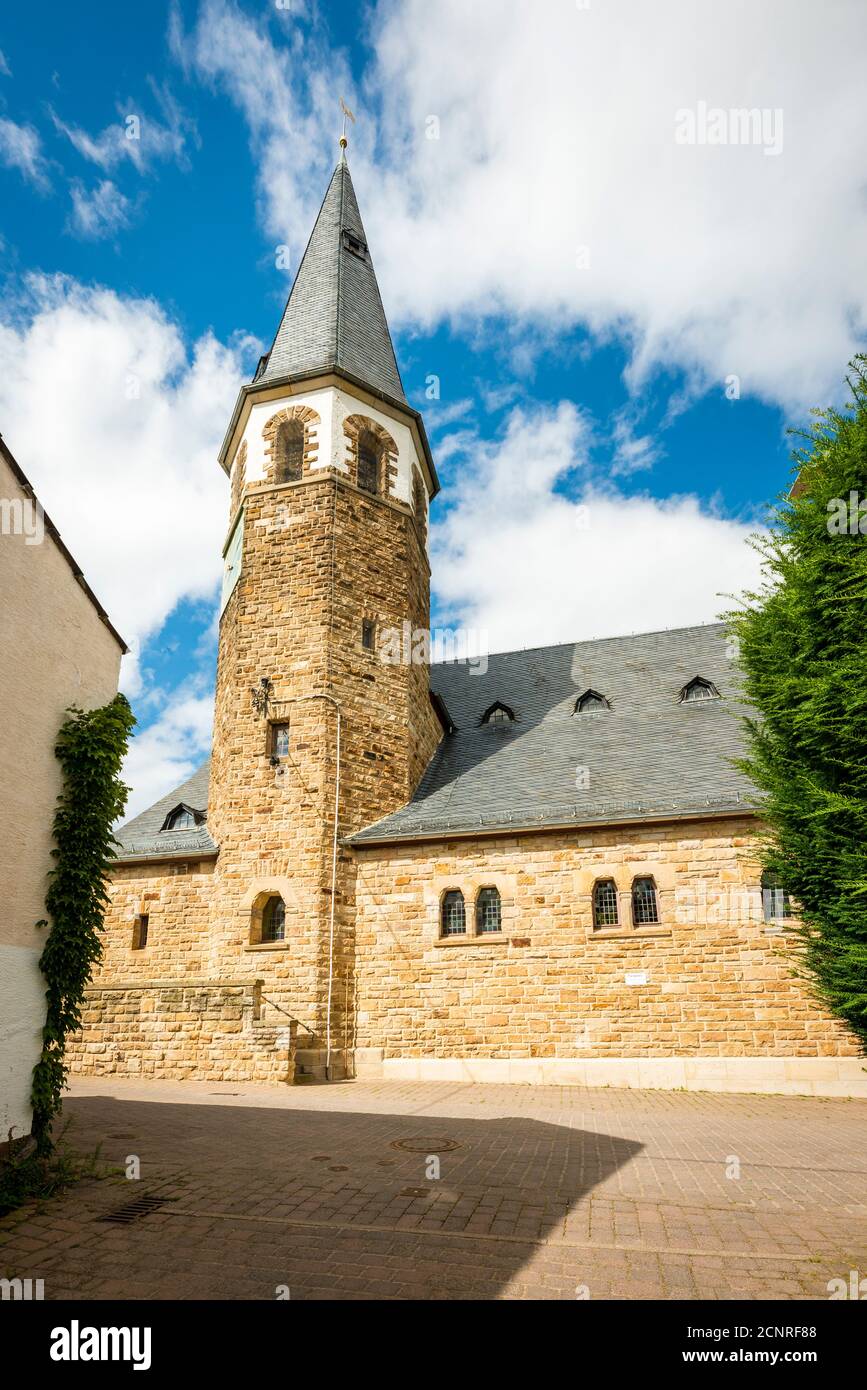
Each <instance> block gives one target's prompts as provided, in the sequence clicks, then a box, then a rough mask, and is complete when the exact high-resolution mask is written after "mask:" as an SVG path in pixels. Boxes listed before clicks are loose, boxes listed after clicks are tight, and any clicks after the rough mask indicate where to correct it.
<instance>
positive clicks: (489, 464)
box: [432, 402, 759, 651]
mask: <svg viewBox="0 0 867 1390" xmlns="http://www.w3.org/2000/svg"><path fill="white" fill-rule="evenodd" d="M590 435H591V431H590V425H589V423H588V421H587V419H586V418H585V417H584V416H583V415H582V414H580V413H579V412H578V411H577V410H576V409H575V407H574V405H572V404H571V403H569V402H561V404H560V405H559V406H558V407H557V408H556V409H554V408H538V409H536V410H532V411H527V410H523V409H516V410H514V411H512V413H511V415H510V416H509V418H508V421H507V423H506V427H505V429H504V431H503V434H502V436H501V438H500V439H498V440H496V441H485V440H480V439H477V438H470V437H465V438H464V439H463V441H462V445H461V450H462V452H465V453H466V454H467V456H468V459H472V460H473V461H474V466H473V468H472V469H469V468H468V469H466V470H464V471H461V470H459V471H458V481H457V482H456V483H455V485H454V487H453V488H451V489H449V490H448V491H446V493H445V494H444V496H443V499H442V503H443V505H444V507H445V515H444V516H443V519H442V520H441V521H439V522H438V523H435V525H434V527H433V532H432V567H433V574H434V583H435V588H436V593H437V596H438V600H439V602H440V604H441V606H442V609H443V613H444V616H445V617H446V620H447V621H449V622H455V623H460V624H462V625H463V626H464V627H467V628H472V629H475V630H477V631H481V632H487V633H488V636H489V643H490V650H492V651H504V650H511V649H515V648H518V647H536V646H542V645H545V644H548V643H553V642H568V641H575V640H578V639H583V638H592V637H609V636H612V635H615V634H621V633H628V632H642V631H654V630H656V629H661V628H668V627H681V626H689V625H691V624H693V623H704V622H713V621H715V619H716V618H717V617H718V616H719V613H720V612H721V611H722V610H724V609H725V608H727V607H730V606H731V605H730V603H729V602H728V601H727V600H726V599H725V598H723V597H720V594H726V593H737V592H740V591H741V590H742V589H744V588H752V587H755V585H756V582H757V579H758V574H759V561H758V557H757V556H756V555H755V552H754V551H753V550H752V549H751V548H750V547H749V546H748V545H747V544H746V540H747V537H748V535H749V534H750V533H751V532H752V531H753V530H754V529H756V528H755V527H753V526H749V525H745V524H742V523H741V522H737V521H731V520H726V519H724V518H722V517H720V516H716V515H714V514H713V512H712V511H709V510H708V509H707V508H705V507H703V506H702V505H701V503H700V502H699V500H698V499H697V498H695V497H672V498H668V499H659V498H653V497H634V496H630V497H627V496H624V495H623V494H621V493H620V492H619V491H618V490H616V489H615V488H613V487H610V486H605V487H602V486H600V485H599V484H598V483H596V484H594V483H593V482H592V481H591V480H590V477H589V467H588V453H589V444H590ZM564 485H565V486H568V487H569V495H568V496H567V495H564V492H563V488H564Z"/></svg>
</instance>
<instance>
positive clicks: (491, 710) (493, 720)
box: [479, 700, 515, 727]
mask: <svg viewBox="0 0 867 1390" xmlns="http://www.w3.org/2000/svg"><path fill="white" fill-rule="evenodd" d="M514 722H515V711H514V710H513V709H511V708H510V706H509V705H504V704H503V702H502V700H495V701H494V703H493V704H492V705H489V707H488V708H487V709H486V710H485V712H484V714H483V715H482V717H481V719H480V720H479V723H480V724H493V725H494V726H500V727H502V726H503V725H504V724H514Z"/></svg>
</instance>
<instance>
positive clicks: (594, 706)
mask: <svg viewBox="0 0 867 1390" xmlns="http://www.w3.org/2000/svg"><path fill="white" fill-rule="evenodd" d="M610 708H611V701H610V700H607V699H606V698H605V696H604V695H600V694H599V691H598V690H585V691H584V694H583V695H579V696H578V699H577V700H576V701H575V709H574V711H573V713H575V714H593V713H595V711H596V710H603V709H610Z"/></svg>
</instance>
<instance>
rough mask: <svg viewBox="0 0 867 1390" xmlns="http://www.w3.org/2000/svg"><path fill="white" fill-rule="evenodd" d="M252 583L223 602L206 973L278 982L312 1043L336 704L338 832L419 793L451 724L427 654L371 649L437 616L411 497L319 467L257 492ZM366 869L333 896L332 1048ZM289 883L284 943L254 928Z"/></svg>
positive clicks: (348, 877) (323, 952)
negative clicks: (444, 727) (374, 636)
mask: <svg viewBox="0 0 867 1390" xmlns="http://www.w3.org/2000/svg"><path fill="white" fill-rule="evenodd" d="M244 505H245V514H246V515H245V528H244V555H243V562H242V569H241V578H240V580H239V583H238V584H237V586H236V589H235V591H234V593H233V595H232V597H231V599H230V600H229V603H228V606H227V608H226V611H225V613H224V614H223V618H222V623H221V632H220V656H219V667H218V675H217V698H216V712H215V728H214V757H213V763H212V775H211V799H210V807H209V814H208V823H209V827H210V829H211V833H212V834H213V835H214V837H215V839H216V840H217V841H218V843H219V845H220V856H219V860H218V865H217V871H216V879H215V884H214V893H213V908H212V913H211V918H210V926H209V931H208V940H207V948H206V951H207V956H206V962H203V965H204V964H206V969H205V973H206V974H207V975H209V976H210V977H213V978H222V977H226V976H227V975H231V973H232V971H233V970H238V969H240V970H241V972H242V973H246V972H247V971H248V970H249V969H250V965H249V964H247V965H246V966H245V964H244V962H245V961H246V962H254V963H255V973H256V975H257V976H260V977H261V978H262V980H263V1016H264V1017H266V1018H267V1019H268V1020H269V1021H270V1022H272V1023H274V1024H275V1025H276V1024H277V1023H278V1022H279V1020H280V1019H281V1018H286V1017H291V1018H295V1019H297V1020H298V1022H299V1024H300V1030H301V1031H300V1035H299V1037H300V1042H299V1045H300V1046H301V1047H302V1048H304V1049H312V1050H315V1049H321V1048H322V1047H323V1046H324V1040H325V1032H326V1028H325V1010H326V999H327V992H328V949H329V933H330V911H331V860H332V834H333V806H334V786H335V745H336V712H335V709H334V707H333V706H332V704H331V703H330V702H329V701H327V700H322V699H316V700H311V699H309V697H310V696H311V695H314V694H321V693H327V694H330V695H331V696H333V698H334V699H336V700H338V701H339V702H340V708H341V722H342V728H341V759H340V834H341V837H342V836H344V835H346V834H348V833H350V832H351V831H352V830H355V829H357V828H359V827H361V826H362V825H365V824H368V823H370V822H371V821H374V820H377V819H379V818H380V817H381V816H383V815H386V814H388V812H389V811H391V810H394V809H396V808H397V807H399V806H401V805H403V804H404V803H405V802H406V801H407V800H408V799H409V797H410V795H411V793H412V790H413V789H414V786H415V784H416V783H417V781H418V779H419V778H420V776H421V773H422V771H423V769H424V767H425V766H426V764H427V762H428V760H429V758H430V756H431V754H432V752H433V750H434V748H435V747H436V743H437V741H438V739H439V737H440V733H441V731H440V727H439V724H438V721H437V720H436V717H435V715H434V713H433V710H432V709H431V707H430V702H429V698H428V684H427V682H428V672H427V668H426V667H424V666H412V665H410V666H405V665H387V664H384V663H383V662H382V661H381V659H380V657H379V655H378V653H377V652H375V651H374V652H371V651H368V650H366V649H365V648H364V646H363V644H362V620H363V618H365V617H367V618H370V619H372V620H373V621H374V623H375V624H376V626H377V630H378V631H382V630H383V629H384V628H386V627H396V628H401V627H402V625H403V624H404V623H408V624H410V625H411V626H412V627H427V625H428V621H429V618H428V604H429V569H428V563H427V556H426V554H425V551H424V546H423V542H422V537H421V533H420V532H419V529H418V526H417V523H416V520H415V518H414V517H413V515H412V512H411V510H410V508H409V506H408V505H405V504H403V503H400V502H397V501H394V500H392V499H390V498H383V497H381V498H372V497H369V496H368V495H367V494H365V493H363V492H361V491H360V490H359V489H358V488H357V487H356V486H355V485H354V484H353V483H352V482H351V481H347V480H345V479H343V478H338V477H336V476H334V475H333V474H330V473H328V474H323V472H322V471H321V470H320V472H318V473H315V474H311V475H307V476H305V477H304V478H302V480H301V481H300V482H295V483H289V484H285V485H282V486H274V485H270V484H267V485H259V486H256V487H248V488H247V490H246V493H245V499H244ZM263 676H268V677H269V678H270V680H271V682H272V694H271V701H270V706H269V709H268V719H270V720H272V721H275V722H276V721H280V722H283V721H286V722H288V723H289V726H290V748H289V754H288V756H287V757H284V758H282V759H281V760H280V761H279V764H278V765H276V766H275V765H273V764H272V761H271V757H270V749H269V745H268V720H267V719H266V718H265V717H263V715H262V713H261V712H257V710H256V709H254V707H253V703H252V698H251V690H252V688H253V687H255V686H257V685H258V684H259V682H260V680H261V678H262V677H263ZM353 878H354V865H353V862H352V859H351V856H350V855H349V854H348V853H347V852H345V851H341V853H340V857H339V876H338V891H337V898H336V902H335V927H336V931H335V953H334V984H333V998H332V1012H331V1018H332V1042H333V1048H334V1050H335V1052H336V1053H338V1054H339V1053H341V1052H343V1051H345V1050H346V1048H347V1047H348V1045H349V1038H350V1026H351V1018H352V1014H353V1011H354V1002H353V994H354V980H353V962H354V943H353V922H354V904H353V896H352V894H353ZM271 893H279V894H280V895H281V896H282V897H283V900H284V902H285V904H286V939H285V941H284V942H279V943H267V944H264V943H260V942H257V941H256V940H255V939H254V932H253V930H252V928H253V922H254V911H255V908H256V904H257V902H258V901H261V900H262V899H264V898H265V897H266V896H267V895H268V894H271Z"/></svg>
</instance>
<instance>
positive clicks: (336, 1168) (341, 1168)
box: [328, 1163, 349, 1173]
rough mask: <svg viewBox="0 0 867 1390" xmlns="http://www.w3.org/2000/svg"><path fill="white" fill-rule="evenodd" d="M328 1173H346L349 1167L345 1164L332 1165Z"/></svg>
mask: <svg viewBox="0 0 867 1390" xmlns="http://www.w3.org/2000/svg"><path fill="white" fill-rule="evenodd" d="M328 1171H329V1173H348V1172H349V1166H348V1164H346V1163H332V1164H331V1166H330V1167H329V1169H328Z"/></svg>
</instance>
